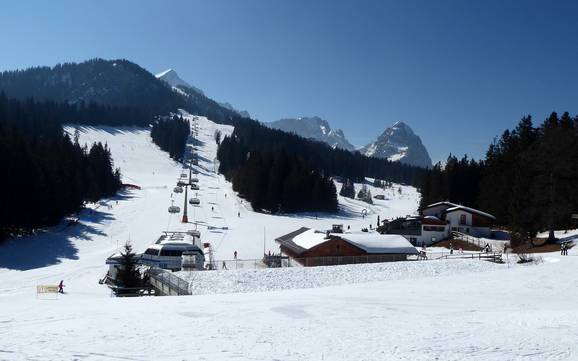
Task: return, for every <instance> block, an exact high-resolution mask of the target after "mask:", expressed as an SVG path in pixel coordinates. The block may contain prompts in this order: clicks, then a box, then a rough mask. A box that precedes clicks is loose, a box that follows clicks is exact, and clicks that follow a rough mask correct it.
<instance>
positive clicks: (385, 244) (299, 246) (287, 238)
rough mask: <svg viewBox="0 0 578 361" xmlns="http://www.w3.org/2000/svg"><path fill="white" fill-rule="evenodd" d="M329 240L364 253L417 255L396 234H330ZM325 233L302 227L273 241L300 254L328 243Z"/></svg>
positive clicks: (405, 240) (415, 251)
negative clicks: (338, 239)
mask: <svg viewBox="0 0 578 361" xmlns="http://www.w3.org/2000/svg"><path fill="white" fill-rule="evenodd" d="M330 237H331V239H335V238H340V239H342V240H344V241H345V242H348V243H350V244H352V245H353V246H355V247H357V248H359V249H362V250H363V251H365V252H366V253H373V254H377V253H389V254H417V250H416V249H415V247H413V246H412V245H411V243H409V241H408V240H407V239H406V238H404V237H403V236H400V235H397V234H379V233H376V232H371V233H368V232H359V233H330ZM329 240H330V239H328V238H327V235H326V233H323V232H319V231H316V230H314V229H310V228H307V227H302V228H300V229H298V230H296V231H294V232H291V233H288V234H286V235H284V236H282V237H279V238H277V239H275V241H276V242H277V243H279V244H281V245H282V246H284V247H287V248H288V249H289V250H291V251H293V252H295V253H297V254H300V253H303V252H304V251H306V250H308V249H311V248H313V247H315V246H318V245H320V244H322V243H324V242H327V241H329Z"/></svg>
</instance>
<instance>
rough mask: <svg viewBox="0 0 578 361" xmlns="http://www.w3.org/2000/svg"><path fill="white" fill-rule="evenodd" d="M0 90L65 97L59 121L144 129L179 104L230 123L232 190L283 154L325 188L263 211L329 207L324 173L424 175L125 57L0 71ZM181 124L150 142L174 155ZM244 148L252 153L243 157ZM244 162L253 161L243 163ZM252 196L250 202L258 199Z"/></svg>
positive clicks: (225, 167) (160, 127)
mask: <svg viewBox="0 0 578 361" xmlns="http://www.w3.org/2000/svg"><path fill="white" fill-rule="evenodd" d="M0 90H4V91H6V92H7V94H8V96H10V97H15V98H19V99H25V98H28V97H34V98H35V99H42V100H44V99H50V100H52V101H57V102H59V101H62V102H66V103H67V104H69V105H70V106H68V107H65V105H61V106H63V107H65V108H66V111H70V112H72V113H71V114H62V112H57V113H58V114H59V116H58V117H56V118H58V121H60V122H62V121H66V122H74V123H82V124H109V125H114V126H120V125H135V124H136V125H144V126H148V125H149V124H151V120H152V119H153V118H155V117H159V116H163V115H166V114H168V113H170V112H174V111H176V110H177V109H178V108H183V109H185V110H187V111H188V112H190V113H192V114H198V115H203V116H206V117H208V118H209V119H211V120H213V121H215V122H218V123H221V124H228V125H233V126H234V127H235V131H234V133H233V137H234V139H235V142H231V139H233V138H226V139H224V141H223V150H222V151H220V152H219V160H220V161H221V164H222V165H221V171H222V172H223V173H224V174H226V175H227V176H228V177H229V178H230V179H231V180H232V181H233V184H234V186H235V187H237V189H242V190H243V191H244V192H245V193H247V194H249V195H250V194H253V193H252V192H251V191H250V190H247V189H245V187H244V186H243V185H242V184H243V182H244V181H242V180H241V175H244V176H246V177H249V179H253V180H254V177H253V174H254V173H255V172H256V173H259V174H264V173H267V172H268V171H269V170H270V167H271V162H269V161H268V159H275V158H276V157H278V156H279V155H280V154H281V152H284V154H286V155H287V159H288V162H289V163H290V164H291V170H292V171H293V172H295V174H302V175H303V176H304V175H305V174H308V175H309V174H313V176H312V177H313V178H310V177H309V176H307V177H305V176H304V177H305V178H307V180H305V181H304V182H305V183H304V184H302V185H303V186H305V185H307V186H311V187H309V188H308V191H309V189H311V190H315V191H320V192H322V193H323V194H320V195H319V196H317V195H313V194H309V193H308V191H307V192H302V193H301V194H304V195H308V197H307V200H302V201H299V202H298V203H299V206H295V205H291V201H289V200H288V201H287V202H283V201H280V198H279V197H281V196H282V195H281V194H278V195H276V196H274V197H273V196H272V195H269V196H268V198H267V200H265V201H263V204H264V205H263V206H262V208H263V209H265V210H277V209H278V208H279V204H281V206H282V207H283V208H285V209H286V210H290V209H297V208H298V209H300V210H321V209H324V210H333V209H335V208H336V207H335V206H334V205H333V198H335V196H334V195H330V196H329V195H327V194H324V192H331V191H332V190H331V187H329V183H328V178H327V177H328V176H342V177H344V178H348V179H352V180H357V181H360V180H362V179H363V178H364V177H374V178H380V179H383V180H387V181H393V182H398V183H406V184H410V185H415V186H418V185H420V184H421V180H422V178H423V176H424V175H425V174H426V173H427V171H426V170H425V169H421V168H417V167H411V166H407V165H403V164H400V163H397V162H395V163H394V162H389V161H387V160H383V159H377V158H370V157H366V156H363V155H361V154H359V153H357V152H349V151H345V150H340V149H332V148H331V147H330V146H328V145H327V144H324V143H321V142H317V141H312V140H309V139H305V138H302V137H299V136H296V135H294V134H289V133H285V132H282V131H279V130H275V129H270V128H267V127H265V126H263V125H262V124H261V123H259V122H257V121H254V120H252V119H249V118H245V117H243V116H241V115H240V114H239V113H237V112H235V111H232V110H230V109H227V108H225V107H223V106H221V105H220V104H218V103H217V102H215V101H213V100H212V99H209V98H207V97H206V96H205V95H204V94H202V93H201V92H199V91H196V90H195V89H192V88H189V87H186V86H180V87H179V88H178V89H177V90H175V89H171V87H170V86H169V85H168V84H167V83H165V82H163V81H161V80H159V79H157V78H156V77H154V76H153V75H152V74H150V73H149V72H148V71H146V70H144V69H143V68H141V67H139V66H138V65H136V64H134V63H131V62H129V61H126V60H102V59H93V60H90V61H86V62H83V63H79V64H75V63H66V64H61V65H57V66H55V67H52V68H50V67H39V68H31V69H27V70H22V71H20V70H18V71H6V72H3V73H1V74H0ZM54 104H57V103H54ZM58 104H61V103H58ZM184 128H185V125H184V124H182V126H180V125H179V122H155V123H154V126H153V129H152V133H151V135H152V137H153V140H154V141H155V143H157V144H158V145H159V146H161V148H162V149H164V150H166V151H167V152H169V153H170V155H171V157H173V158H175V159H179V158H180V157H181V156H182V152H183V150H184V144H185V141H186V140H185V139H186V138H184V134H185V133H184ZM187 132H188V131H187ZM248 153H251V154H252V155H253V156H254V158H251V157H247V156H246V155H247V154H248ZM240 154H242V155H243V156H240ZM258 159H261V160H263V161H258ZM249 160H251V162H252V163H251V164H250V165H249V166H248V163H249ZM234 175H236V176H234ZM295 177H297V175H295ZM245 183H246V182H245ZM284 189H285V188H284V185H281V184H276V185H275V186H273V187H271V189H270V192H273V191H278V192H284ZM259 196H260V194H259ZM309 196H310V197H309ZM249 197H250V196H249ZM315 197H317V198H316V199H315V200H312V198H315ZM257 198H258V197H257ZM257 198H255V199H251V200H252V201H253V200H255V201H256V202H257V204H260V203H261V201H260V200H259V199H257ZM292 199H296V198H292ZM274 203H276V205H275V204H274ZM260 207H261V206H258V207H257V208H260Z"/></svg>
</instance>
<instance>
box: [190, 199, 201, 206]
mask: <svg viewBox="0 0 578 361" xmlns="http://www.w3.org/2000/svg"><path fill="white" fill-rule="evenodd" d="M189 204H192V205H199V204H201V200H200V199H199V198H191V199H189Z"/></svg>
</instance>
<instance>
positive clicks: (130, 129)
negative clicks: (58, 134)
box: [65, 124, 148, 136]
mask: <svg viewBox="0 0 578 361" xmlns="http://www.w3.org/2000/svg"><path fill="white" fill-rule="evenodd" d="M65 127H70V128H72V134H70V132H69V131H67V133H68V134H70V135H71V136H73V135H74V130H75V129H78V131H79V132H80V133H87V132H89V131H102V132H105V133H108V134H111V135H118V134H127V133H128V134H132V133H137V132H142V131H145V130H148V128H145V127H137V126H127V127H113V126H109V125H94V126H87V125H78V126H75V125H74V124H66V125H65ZM68 130H70V129H68Z"/></svg>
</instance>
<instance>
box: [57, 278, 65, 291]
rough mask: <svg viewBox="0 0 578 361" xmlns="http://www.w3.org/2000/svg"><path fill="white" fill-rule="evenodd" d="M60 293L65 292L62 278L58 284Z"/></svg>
mask: <svg viewBox="0 0 578 361" xmlns="http://www.w3.org/2000/svg"><path fill="white" fill-rule="evenodd" d="M58 293H64V281H63V280H60V283H59V284H58Z"/></svg>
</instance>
